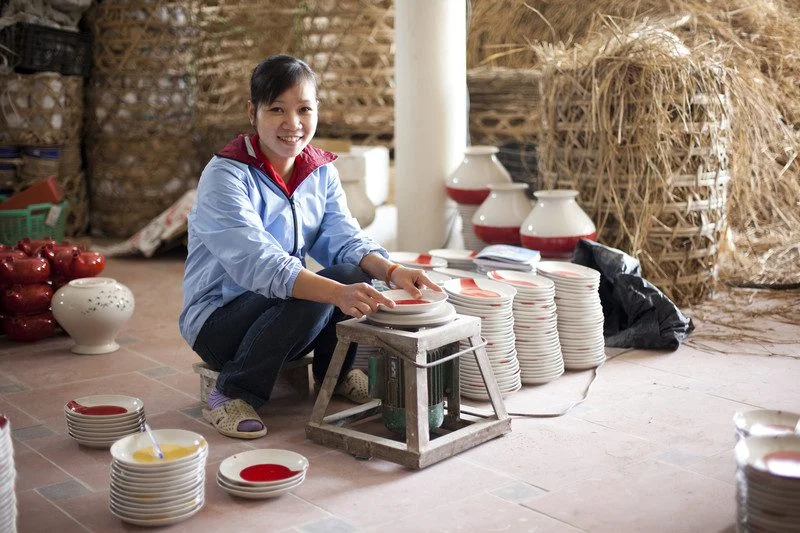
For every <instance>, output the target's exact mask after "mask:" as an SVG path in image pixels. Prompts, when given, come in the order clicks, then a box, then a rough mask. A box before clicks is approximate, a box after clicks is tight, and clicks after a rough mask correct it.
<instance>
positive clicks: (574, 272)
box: [536, 261, 600, 282]
mask: <svg viewBox="0 0 800 533" xmlns="http://www.w3.org/2000/svg"><path fill="white" fill-rule="evenodd" d="M536 269H537V270H538V272H539V273H540V274H542V275H543V276H547V277H548V278H550V279H553V278H556V279H557V280H559V279H561V280H568V281H570V280H571V281H590V282H596V281H598V280H599V279H600V272H598V271H597V270H594V269H593V268H589V267H585V266H582V265H576V264H575V263H565V262H562V261H539V263H538V264H537V265H536Z"/></svg>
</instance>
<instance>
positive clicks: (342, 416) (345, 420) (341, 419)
mask: <svg viewBox="0 0 800 533" xmlns="http://www.w3.org/2000/svg"><path fill="white" fill-rule="evenodd" d="M380 412H381V401H380V400H372V401H371V402H367V403H365V404H361V405H356V406H355V407H351V408H350V409H345V410H344V411H339V412H338V413H334V414H332V415H328V416H326V417H325V418H323V419H322V422H323V423H324V424H332V425H334V426H346V425H347V424H352V423H353V422H357V421H359V420H363V419H364V418H369V417H370V416H375V415H377V414H380Z"/></svg>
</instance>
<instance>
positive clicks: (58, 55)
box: [0, 22, 92, 76]
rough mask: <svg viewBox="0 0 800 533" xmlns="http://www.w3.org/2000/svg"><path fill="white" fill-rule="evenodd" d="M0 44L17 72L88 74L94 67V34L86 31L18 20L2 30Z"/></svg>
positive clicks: (0, 50)
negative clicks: (72, 30) (74, 30)
mask: <svg viewBox="0 0 800 533" xmlns="http://www.w3.org/2000/svg"><path fill="white" fill-rule="evenodd" d="M0 45H2V46H0V55H2V56H4V57H5V58H6V60H7V62H8V64H9V65H10V66H12V67H14V70H16V71H17V72H23V73H30V72H60V73H61V74H64V75H66V76H88V75H89V71H90V69H91V66H92V37H91V35H90V34H86V33H76V32H71V31H66V30H59V29H56V28H50V27H47V26H40V25H38V24H29V23H26V22H19V23H17V24H14V25H12V26H7V27H5V28H3V29H2V30H0ZM2 47H5V49H4V48H2Z"/></svg>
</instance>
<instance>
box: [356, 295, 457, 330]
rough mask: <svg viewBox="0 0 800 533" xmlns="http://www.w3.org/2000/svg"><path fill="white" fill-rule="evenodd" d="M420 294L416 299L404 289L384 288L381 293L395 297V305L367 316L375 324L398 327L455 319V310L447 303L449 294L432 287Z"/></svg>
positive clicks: (426, 324) (416, 326) (405, 327)
mask: <svg viewBox="0 0 800 533" xmlns="http://www.w3.org/2000/svg"><path fill="white" fill-rule="evenodd" d="M420 293H421V297H420V298H419V299H414V298H413V297H412V296H411V295H410V294H409V293H408V292H406V291H405V290H404V289H394V290H390V291H383V292H382V293H381V294H382V295H383V296H386V297H387V298H389V299H390V300H392V301H394V303H395V307H394V308H393V309H390V308H388V307H384V306H381V307H380V309H379V310H378V311H377V312H376V313H373V314H371V315H367V316H366V317H365V318H364V320H366V321H367V322H369V323H370V324H374V325H376V326H384V327H390V328H396V329H419V328H423V327H436V326H442V325H444V324H448V323H450V322H452V321H453V320H455V318H456V311H455V309H453V306H452V305H450V304H448V303H447V294H446V293H444V292H440V291H434V290H433V289H421V290H420Z"/></svg>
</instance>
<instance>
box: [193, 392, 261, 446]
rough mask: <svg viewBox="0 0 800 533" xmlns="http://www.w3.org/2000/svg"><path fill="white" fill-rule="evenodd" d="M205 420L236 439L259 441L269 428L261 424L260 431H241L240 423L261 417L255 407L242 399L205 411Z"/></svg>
mask: <svg viewBox="0 0 800 533" xmlns="http://www.w3.org/2000/svg"><path fill="white" fill-rule="evenodd" d="M203 418H205V419H206V420H207V421H208V422H209V423H210V424H211V425H212V426H214V427H215V428H216V429H217V431H219V432H220V433H222V434H223V435H225V436H226V437H233V438H236V439H257V438H259V437H263V436H264V435H266V434H267V426H265V425H264V423H263V422H262V423H261V426H262V427H261V429H260V430H258V431H239V423H240V422H244V421H245V420H258V421H259V422H261V417H259V416H258V414H256V410H255V409H253V406H252V405H250V404H249V403H247V402H246V401H244V400H241V399H238V398H237V399H235V400H231V401H229V402H225V403H224V404H222V405H220V406H219V407H217V408H216V409H203Z"/></svg>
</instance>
